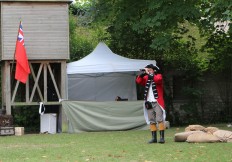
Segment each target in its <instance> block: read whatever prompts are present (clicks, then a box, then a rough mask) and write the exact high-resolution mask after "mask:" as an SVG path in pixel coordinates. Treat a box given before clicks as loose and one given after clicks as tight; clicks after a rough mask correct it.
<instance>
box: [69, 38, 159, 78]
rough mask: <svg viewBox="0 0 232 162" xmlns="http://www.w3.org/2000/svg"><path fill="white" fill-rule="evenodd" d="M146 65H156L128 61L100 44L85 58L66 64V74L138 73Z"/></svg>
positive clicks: (134, 60)
mask: <svg viewBox="0 0 232 162" xmlns="http://www.w3.org/2000/svg"><path fill="white" fill-rule="evenodd" d="M147 64H154V65H155V64H156V61H154V60H138V59H129V58H126V57H122V56H119V55H117V54H115V53H113V52H112V51H111V50H110V49H109V47H108V46H107V45H106V44H105V43H103V42H100V43H99V44H98V45H97V47H96V48H95V49H94V50H93V52H91V53H90V54H89V55H87V56H86V57H84V58H82V59H80V60H78V61H74V62H71V63H68V64H67V74H85V73H107V72H132V71H139V69H141V68H144V67H145V66H146V65H147Z"/></svg>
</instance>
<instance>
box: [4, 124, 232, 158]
mask: <svg viewBox="0 0 232 162" xmlns="http://www.w3.org/2000/svg"><path fill="white" fill-rule="evenodd" d="M211 126H213V125H211ZM217 127H219V128H220V129H227V130H231V131H232V128H227V127H226V124H223V125H217ZM183 131H184V127H182V128H176V127H173V128H171V129H167V130H166V132H165V137H166V143H165V144H147V141H148V140H149V139H150V138H151V135H150V132H149V130H138V131H114V132H89V133H78V134H68V133H60V134H53V135H52V134H26V135H23V136H0V162H8V161H9V162H12V161H20V162H21V161H30V162H36V161H40V162H41V161H45V162H53V161H65V162H85V161H99V162H104V161H105V162H111V161H115V162H118V161H122V162H165V161H178V162H179V161H183V162H187V161H197V162H198V161H202V162H214V161H215V162H232V143H194V144H193V143H187V142H174V135H175V133H177V132H183Z"/></svg>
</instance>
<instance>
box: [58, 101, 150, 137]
mask: <svg viewBox="0 0 232 162" xmlns="http://www.w3.org/2000/svg"><path fill="white" fill-rule="evenodd" d="M62 107H63V110H64V112H65V115H66V117H67V120H68V132H69V133H79V132H93V131H95V132H96V131H121V130H133V129H147V124H146V122H145V119H144V115H143V101H109V102H96V101H62Z"/></svg>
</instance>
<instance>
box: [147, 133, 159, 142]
mask: <svg viewBox="0 0 232 162" xmlns="http://www.w3.org/2000/svg"><path fill="white" fill-rule="evenodd" d="M151 134H152V139H151V140H150V141H148V143H157V134H156V131H152V132H151Z"/></svg>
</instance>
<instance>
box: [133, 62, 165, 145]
mask: <svg viewBox="0 0 232 162" xmlns="http://www.w3.org/2000/svg"><path fill="white" fill-rule="evenodd" d="M158 71H159V68H158V66H156V65H153V64H149V65H147V66H146V67H145V69H143V70H142V72H141V74H140V75H138V77H137V78H136V83H137V84H140V85H142V86H144V88H145V89H144V101H145V104H144V105H145V107H144V116H145V119H146V122H147V124H150V130H151V133H152V139H151V140H150V141H149V142H148V143H157V133H156V132H157V127H156V124H158V127H159V132H160V140H159V143H165V140H164V130H165V124H164V122H165V117H166V114H165V109H164V99H163V77H162V75H161V74H159V73H158Z"/></svg>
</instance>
